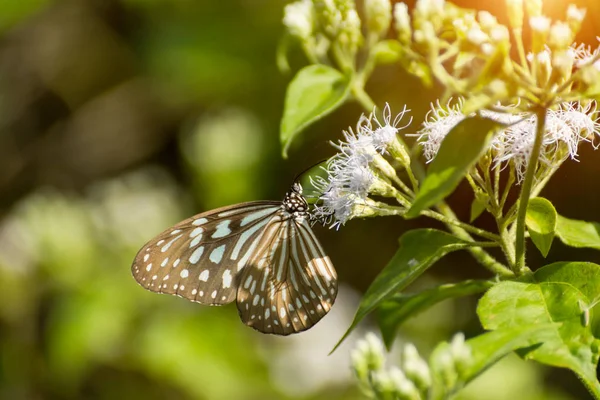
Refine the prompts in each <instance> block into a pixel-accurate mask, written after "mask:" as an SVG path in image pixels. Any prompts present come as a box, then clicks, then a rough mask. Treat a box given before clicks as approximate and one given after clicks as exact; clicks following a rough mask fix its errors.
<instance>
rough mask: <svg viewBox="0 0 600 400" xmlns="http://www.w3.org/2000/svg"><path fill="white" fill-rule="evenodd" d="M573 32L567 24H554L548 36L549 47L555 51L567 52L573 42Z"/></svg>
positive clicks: (560, 22) (559, 22)
mask: <svg viewBox="0 0 600 400" xmlns="http://www.w3.org/2000/svg"><path fill="white" fill-rule="evenodd" d="M573 36H574V35H573V32H572V31H571V27H570V26H569V24H567V23H566V22H562V21H558V22H555V23H554V24H552V27H551V28H550V34H549V36H548V46H549V47H550V48H551V49H552V50H553V51H556V50H565V49H567V48H569V46H570V45H571V43H572V42H573Z"/></svg>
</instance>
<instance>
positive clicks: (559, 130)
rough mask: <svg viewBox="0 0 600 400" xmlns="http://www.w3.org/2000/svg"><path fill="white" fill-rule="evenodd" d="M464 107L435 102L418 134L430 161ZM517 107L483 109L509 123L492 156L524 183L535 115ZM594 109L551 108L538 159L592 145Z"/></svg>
mask: <svg viewBox="0 0 600 400" xmlns="http://www.w3.org/2000/svg"><path fill="white" fill-rule="evenodd" d="M461 108H462V102H461V101H460V100H459V101H458V102H457V104H455V105H453V106H450V105H447V106H445V107H442V106H440V104H439V103H437V105H436V106H435V107H434V106H433V105H432V109H431V111H430V112H429V113H428V115H427V117H426V121H425V122H424V123H423V128H422V129H421V130H420V131H419V132H418V134H417V136H418V142H419V143H420V144H421V146H423V153H424V155H425V158H426V159H427V161H428V162H430V161H431V160H433V158H435V156H436V154H437V152H438V151H439V148H440V144H441V142H442V140H443V139H444V138H445V137H446V135H447V134H448V132H450V130H451V129H452V128H453V127H454V126H455V125H456V124H458V123H459V122H460V121H462V120H463V119H464V118H465V116H464V115H463V114H462V113H461V112H460V109H461ZM514 109H515V107H503V108H501V110H502V111H506V112H492V111H487V110H483V111H482V112H481V115H482V116H484V117H487V118H491V119H493V120H495V121H498V122H501V123H503V124H505V125H507V128H505V129H504V130H502V131H500V132H499V133H498V134H496V136H495V137H494V139H493V140H492V142H491V150H492V155H493V157H494V162H495V165H496V167H500V166H501V165H506V163H511V164H512V165H513V167H514V168H515V171H516V173H517V181H518V182H521V181H522V180H523V178H524V174H525V171H526V170H527V166H528V163H529V159H530V156H531V151H532V149H533V144H534V141H535V132H536V118H535V116H533V115H531V114H527V113H514ZM511 111H513V112H511ZM595 112H596V106H595V103H591V104H589V105H588V106H585V107H583V106H581V105H580V104H579V103H563V104H561V105H560V106H559V107H558V109H556V110H552V109H550V110H548V112H547V116H546V131H545V134H544V138H543V141H542V151H541V154H540V160H539V161H540V162H542V163H546V164H555V165H556V164H560V163H561V162H562V161H564V160H565V159H566V158H569V157H570V158H571V159H576V158H577V149H578V147H579V143H580V142H581V141H586V142H591V143H592V144H593V143H594V139H595V136H597V135H600V124H599V123H598V122H597V121H596V120H593V119H592V118H591V115H594V114H595ZM407 136H413V135H407ZM595 147H596V146H595ZM563 149H565V150H566V151H564V150H563Z"/></svg>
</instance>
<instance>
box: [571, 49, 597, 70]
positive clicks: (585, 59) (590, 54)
mask: <svg viewBox="0 0 600 400" xmlns="http://www.w3.org/2000/svg"><path fill="white" fill-rule="evenodd" d="M571 49H572V50H573V52H574V53H575V66H576V67H577V68H582V67H583V66H585V65H587V64H588V63H589V62H590V61H592V60H593V59H595V58H596V57H597V56H598V53H599V52H600V47H596V48H595V49H593V50H592V47H591V46H586V45H585V44H583V43H581V44H579V45H573V46H571ZM594 67H596V68H597V69H598V70H600V62H598V61H596V62H595V63H594Z"/></svg>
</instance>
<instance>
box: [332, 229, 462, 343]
mask: <svg viewBox="0 0 600 400" xmlns="http://www.w3.org/2000/svg"><path fill="white" fill-rule="evenodd" d="M467 247H469V243H468V242H465V241H464V240H461V239H458V238H456V237H454V236H452V235H450V234H448V233H445V232H442V231H438V230H435V229H416V230H412V231H409V232H407V233H405V234H404V235H402V237H401V238H400V248H399V249H398V251H397V252H396V254H395V255H394V257H392V259H391V260H390V262H389V263H388V264H387V265H386V266H385V268H384V269H383V270H382V271H381V272H380V273H379V275H378V276H377V278H375V280H374V281H373V283H372V284H371V286H369V289H367V291H366V292H365V294H364V295H363V297H362V299H361V301H360V305H359V306H358V310H357V311H356V315H355V316H354V320H353V321H352V324H351V325H350V328H348V330H347V331H346V333H345V334H344V336H343V337H342V338H341V339H340V341H339V342H338V344H337V345H336V346H335V348H337V347H338V346H339V345H340V344H341V343H342V341H343V340H344V339H345V338H346V337H347V336H348V335H349V334H350V332H352V330H353V329H354V328H355V327H356V325H358V323H359V322H360V321H361V320H362V319H363V318H364V317H365V316H366V315H367V314H369V313H370V312H371V311H373V310H374V309H375V308H377V307H378V306H379V305H380V304H381V303H382V302H383V301H385V300H387V299H388V298H390V296H392V295H393V294H394V293H396V292H398V291H400V290H402V289H404V288H405V287H406V286H408V285H409V284H410V283H411V282H413V281H414V280H415V279H416V278H417V277H419V276H420V275H421V274H423V272H425V271H426V270H427V269H428V268H429V267H431V266H432V265H433V264H434V263H435V262H436V261H437V260H439V259H440V258H441V257H443V256H444V255H446V254H448V253H450V252H452V251H456V250H460V249H465V248H467ZM335 348H334V349H333V350H335ZM333 350H332V351H333Z"/></svg>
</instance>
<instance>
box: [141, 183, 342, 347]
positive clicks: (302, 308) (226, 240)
mask: <svg viewBox="0 0 600 400" xmlns="http://www.w3.org/2000/svg"><path fill="white" fill-rule="evenodd" d="M310 219H311V216H310V212H309V209H308V203H307V201H306V199H305V198H304V197H303V196H302V186H301V185H300V184H299V183H294V185H293V186H292V188H291V190H290V191H289V192H287V193H286V195H285V197H284V199H283V201H252V202H248V203H240V204H236V205H232V206H228V207H222V208H218V209H216V210H212V211H207V212H204V213H201V214H198V215H195V216H193V217H191V218H188V219H186V220H184V221H181V222H180V223H178V224H177V225H175V226H173V227H171V228H169V229H167V230H166V231H164V232H163V233H161V234H160V235H158V236H157V237H155V238H154V239H152V240H150V241H149V242H148V243H146V244H145V245H144V246H143V247H142V249H141V250H140V251H139V252H138V254H137V255H136V257H135V260H134V262H133V265H132V266H131V271H132V273H133V277H134V278H135V280H136V281H137V282H138V283H139V284H140V285H141V286H143V287H144V288H146V289H148V290H150V291H152V292H156V293H167V294H172V295H176V296H180V297H183V298H186V299H188V300H190V301H194V302H198V303H200V304H206V305H213V306H216V305H223V304H228V303H231V302H233V301H235V302H236V304H237V308H238V311H239V314H240V318H241V319H242V321H243V322H244V323H245V324H246V325H248V326H251V327H252V328H254V329H256V330H258V331H260V332H263V333H272V334H275V335H289V334H291V333H297V332H301V331H304V330H306V329H309V328H310V327H312V326H313V325H314V324H316V323H317V322H319V320H320V319H321V318H323V317H324V316H325V314H327V312H329V310H330V309H331V306H332V305H333V302H334V301H335V297H336V295H337V275H336V272H335V269H334V267H333V265H332V263H331V261H330V260H329V257H328V256H327V254H325V252H324V251H323V248H322V247H321V244H320V243H319V241H318V240H317V238H316V237H315V234H314V233H313V231H312V228H311V224H310V222H311V221H310Z"/></svg>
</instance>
